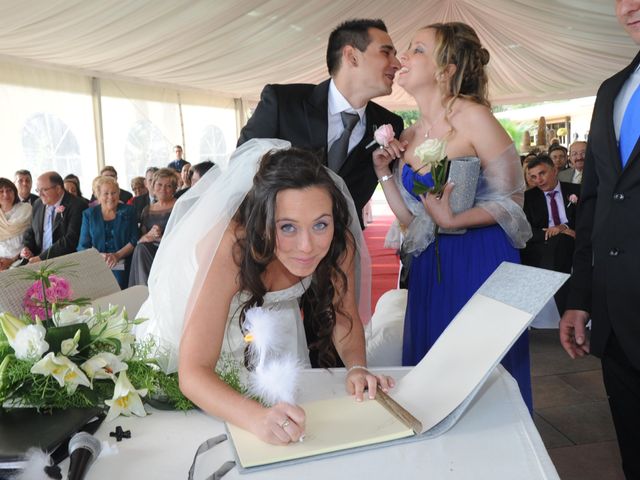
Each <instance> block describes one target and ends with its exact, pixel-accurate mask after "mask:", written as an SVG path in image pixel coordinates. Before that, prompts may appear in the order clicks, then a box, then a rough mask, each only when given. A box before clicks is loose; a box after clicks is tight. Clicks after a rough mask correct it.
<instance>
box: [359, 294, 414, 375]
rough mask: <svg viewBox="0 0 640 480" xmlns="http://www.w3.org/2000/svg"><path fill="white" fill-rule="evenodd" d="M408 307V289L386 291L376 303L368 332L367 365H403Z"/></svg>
mask: <svg viewBox="0 0 640 480" xmlns="http://www.w3.org/2000/svg"><path fill="white" fill-rule="evenodd" d="M406 308H407V290H405V289H395V290H389V291H388V292H385V293H384V295H382V296H381V297H380V299H379V300H378V303H377V304H376V309H375V311H374V312H373V317H372V318H371V330H370V332H367V333H368V335H367V365H368V366H370V367H396V366H401V365H402V334H403V330H404V314H405V310H406Z"/></svg>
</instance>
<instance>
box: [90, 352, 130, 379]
mask: <svg viewBox="0 0 640 480" xmlns="http://www.w3.org/2000/svg"><path fill="white" fill-rule="evenodd" d="M80 368H82V370H84V371H85V373H86V374H87V376H88V377H89V378H90V379H92V380H94V379H97V380H99V379H102V378H110V379H112V380H114V381H115V380H116V376H115V374H116V373H118V372H121V371H123V370H126V369H127V368H128V365H127V364H126V363H124V362H121V361H120V359H119V358H118V357H116V356H115V355H114V354H113V353H111V352H100V353H97V354H95V355H94V356H93V357H91V358H90V359H89V360H87V361H86V362H84V363H83V364H82V365H80Z"/></svg>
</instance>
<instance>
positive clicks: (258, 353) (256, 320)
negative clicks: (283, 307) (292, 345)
mask: <svg viewBox="0 0 640 480" xmlns="http://www.w3.org/2000/svg"><path fill="white" fill-rule="evenodd" d="M276 315H277V312H274V311H272V310H269V309H267V308H263V307H254V308H250V309H249V310H247V312H246V314H245V319H244V323H243V325H242V327H243V329H244V330H245V332H246V334H245V336H244V339H245V341H246V342H248V343H249V354H250V356H251V364H252V365H258V364H260V363H264V361H265V359H266V357H267V356H268V355H275V354H277V353H278V352H282V351H284V350H285V348H286V345H285V344H284V340H285V335H284V332H281V331H280V329H281V328H282V324H281V323H280V322H278V321H277V319H276V318H275V316H276Z"/></svg>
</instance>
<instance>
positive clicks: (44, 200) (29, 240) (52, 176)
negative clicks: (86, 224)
mask: <svg viewBox="0 0 640 480" xmlns="http://www.w3.org/2000/svg"><path fill="white" fill-rule="evenodd" d="M36 185H37V192H38V194H39V195H40V198H39V199H38V200H36V201H35V202H34V204H33V217H32V219H31V227H30V228H28V229H27V231H26V232H25V237H24V248H23V249H22V252H21V253H20V256H21V257H22V258H24V259H26V260H28V261H29V263H35V262H39V261H41V260H46V259H48V258H54V257H60V256H62V255H66V254H68V253H73V252H75V251H76V248H77V246H78V239H79V237H80V226H81V225H82V211H83V210H84V209H85V208H87V206H86V204H85V203H84V202H82V201H81V200H80V199H78V198H77V197H74V196H73V195H71V194H69V193H67V192H65V190H64V181H63V180H62V177H61V176H60V175H59V174H58V173H56V172H45V173H43V174H42V175H40V176H39V177H38V179H37V180H36Z"/></svg>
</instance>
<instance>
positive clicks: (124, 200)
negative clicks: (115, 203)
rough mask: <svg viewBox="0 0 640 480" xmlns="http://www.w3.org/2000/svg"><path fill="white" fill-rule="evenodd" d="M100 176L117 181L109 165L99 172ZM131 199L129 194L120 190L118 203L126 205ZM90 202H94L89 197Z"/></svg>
mask: <svg viewBox="0 0 640 480" xmlns="http://www.w3.org/2000/svg"><path fill="white" fill-rule="evenodd" d="M100 175H106V176H107V177H113V178H115V179H116V181H117V180H118V172H117V171H116V169H115V168H114V167H112V166H111V165H107V166H106V167H104V168H103V169H102V170H100ZM94 195H95V192H94ZM132 197H133V194H132V193H131V192H128V191H126V190H123V189H120V201H121V202H122V203H127V202H128V201H129V199H130V198H132ZM91 200H92V201H93V200H95V196H94V197H91Z"/></svg>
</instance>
